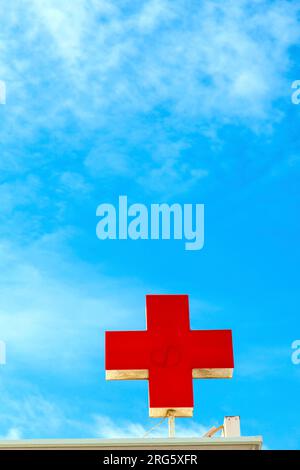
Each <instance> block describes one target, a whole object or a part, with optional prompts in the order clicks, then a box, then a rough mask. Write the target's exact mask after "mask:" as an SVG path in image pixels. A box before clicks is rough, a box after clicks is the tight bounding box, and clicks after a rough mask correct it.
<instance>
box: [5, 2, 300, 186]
mask: <svg viewBox="0 0 300 470" xmlns="http://www.w3.org/2000/svg"><path fill="white" fill-rule="evenodd" d="M3 11H4V14H3V15H2V23H3V25H2V26H3V34H2V49H1V56H0V74H1V75H2V77H3V79H6V80H7V85H8V96H9V98H8V104H7V106H6V108H5V114H4V120H3V122H2V130H1V134H2V138H3V141H4V142H5V143H6V149H5V152H4V154H3V158H2V165H4V166H6V167H7V169H9V168H11V169H12V166H13V168H14V169H16V168H18V166H20V165H21V168H22V171H23V170H24V168H27V167H28V165H32V162H34V161H36V159H37V158H42V159H43V160H44V161H45V160H46V161H48V160H49V159H50V160H51V159H53V158H57V152H59V153H62V154H64V152H65V150H66V149H69V151H70V148H71V149H72V151H73V152H74V151H76V150H78V151H79V149H80V152H79V153H80V155H81V163H83V162H85V166H83V167H82V168H81V171H84V170H85V168H87V169H89V170H90V172H91V173H92V174H93V175H94V177H95V176H96V175H97V177H98V176H100V177H101V175H102V176H103V174H107V172H108V173H111V174H117V175H119V174H120V175H125V176H126V175H129V176H130V177H132V176H134V177H136V179H137V181H138V182H140V183H141V185H143V186H145V184H146V182H147V183H148V184H149V188H150V189H151V190H155V189H157V190H159V191H161V190H162V189H163V188H160V186H159V184H158V183H159V181H160V180H161V179H162V178H163V179H164V180H165V181H166V185H167V186H168V185H169V184H170V183H173V186H175V184H177V186H178V187H181V188H182V190H183V189H185V190H187V189H189V188H190V187H191V186H193V185H194V184H196V183H197V182H198V181H201V180H202V178H203V177H205V176H206V175H207V174H208V173H210V168H209V165H208V164H207V162H206V163H205V164H204V162H203V161H202V160H201V155H199V157H198V160H199V161H198V163H197V164H196V165H195V160H194V159H193V162H191V161H190V158H187V155H188V152H186V151H185V150H184V149H186V148H187V147H188V146H189V145H190V144H189V137H188V135H190V133H193V132H196V133H199V134H202V135H203V136H205V138H208V133H207V128H208V127H211V126H213V127H214V126H215V127H216V128H218V127H220V126H223V125H228V124H230V123H231V124H237V123H238V124H241V125H243V126H246V127H250V128H251V129H252V130H255V131H256V132H258V131H259V130H266V129H267V128H268V127H269V126H270V124H272V122H276V121H278V120H279V119H280V118H281V112H279V111H276V108H274V104H275V103H277V100H278V99H280V98H281V97H284V96H285V95H286V89H287V88H286V83H287V82H286V72H287V71H288V70H289V67H290V48H291V47H292V46H293V45H296V44H297V43H298V41H299V35H300V33H299V31H300V29H299V23H298V15H297V12H298V4H297V3H294V2H281V1H274V2H267V1H264V0H257V1H255V2H253V1H248V0H243V1H241V2H233V1H230V0H226V1H224V2H221V3H220V2H215V1H213V0H208V1H206V2H201V3H196V2H188V8H187V2H186V1H179V2H172V1H171V0H151V1H147V2H146V1H143V2H127V1H125V2H122V3H121V4H116V3H115V2H112V1H109V0H101V1H90V2H87V1H86V0H76V1H74V2H72V4H71V3H70V2H68V1H58V0H45V1H44V2H42V3H41V2H39V1H37V0H31V1H30V2H23V1H20V2H19V3H18V5H17V7H16V5H15V4H14V5H12V4H9V5H6V7H5V9H4V10H3ZM14 25H17V26H18V29H19V30H20V34H22V41H19V38H18V37H17V36H18V35H15V28H14ZM12 31H14V33H12ZM21 44H22V46H21ZM23 47H26V48H27V49H28V50H30V51H31V53H30V54H28V55H27V56H26V57H24V55H23ZM45 50H47V54H46V55H45V54H44V51H45ZM37 71H38V72H37ZM158 111H159V113H160V114H159V115H158V114H157V113H158ZM2 112H3V113H4V110H2ZM149 115H151V116H152V118H153V119H152V122H151V124H150V122H149V119H148V116H149ZM125 116H126V118H125ZM70 122H72V125H73V127H74V129H73V132H74V134H73V135H72V136H70V135H68V136H67V135H66V133H64V129H66V128H69V127H70ZM12 123H14V128H15V130H16V132H17V135H18V139H19V140H20V139H22V142H23V146H24V144H25V145H31V143H32V142H33V141H35V142H36V141H37V138H40V136H41V134H42V133H45V132H46V133H47V132H51V133H53V135H54V136H55V140H56V144H57V145H56V150H54V148H53V147H52V145H50V147H49V146H47V147H46V148H45V147H44V146H43V145H42V144H41V142H40V143H39V144H36V146H35V151H34V153H33V154H32V155H31V156H28V159H27V160H26V161H22V163H21V162H20V158H19V156H18V155H19V154H20V148H19V145H16V137H15V136H14V139H13V141H12V140H11V133H10V132H9V129H10V128H11V126H12ZM25 123H26V126H24V124H25ZM82 129H84V131H83V132H80V135H81V137H80V138H79V137H78V136H76V130H78V131H79V130H82ZM176 132H180V133H181V138H180V141H179V142H177V143H176V139H174V133H176ZM213 134H214V133H213V132H210V136H213ZM83 139H87V140H88V141H89V144H87V142H85V144H84V145H83V147H82V141H83ZM80 141H81V142H80ZM176 145H177V146H178V145H179V151H176V148H175V147H176ZM12 146H14V149H13V150H12ZM186 146H187V147H186ZM57 148H59V150H57ZM167 148H169V150H168V151H166V150H165V149H167ZM9 149H10V151H9ZM82 150H83V152H82ZM133 150H134V151H133ZM45 154H47V155H45ZM133 154H134V155H133ZM137 154H138V156H137ZM196 160H197V159H196ZM5 162H6V163H5ZM30 162H31V163H30ZM195 168H196V170H197V171H196V173H195V172H194V173H193V174H192V169H195ZM149 175H150V177H149V178H148V176H149ZM147 178H148V179H147Z"/></svg>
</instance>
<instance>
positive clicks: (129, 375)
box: [105, 369, 149, 380]
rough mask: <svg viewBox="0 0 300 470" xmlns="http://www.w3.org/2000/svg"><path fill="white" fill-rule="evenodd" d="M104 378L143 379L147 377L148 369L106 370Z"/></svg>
mask: <svg viewBox="0 0 300 470" xmlns="http://www.w3.org/2000/svg"><path fill="white" fill-rule="evenodd" d="M105 378H106V380H143V379H148V378H149V371H148V370H146V369H145V370H142V369H136V370H135V369H132V370H107V371H106V372H105Z"/></svg>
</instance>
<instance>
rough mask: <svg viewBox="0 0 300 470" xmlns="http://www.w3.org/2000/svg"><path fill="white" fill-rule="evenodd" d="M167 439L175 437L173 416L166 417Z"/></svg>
mask: <svg viewBox="0 0 300 470" xmlns="http://www.w3.org/2000/svg"><path fill="white" fill-rule="evenodd" d="M168 424H169V437H175V416H169V417H168Z"/></svg>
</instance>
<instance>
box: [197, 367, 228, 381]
mask: <svg viewBox="0 0 300 470" xmlns="http://www.w3.org/2000/svg"><path fill="white" fill-rule="evenodd" d="M232 376H233V369H226V368H225V369H193V379H231V378H232Z"/></svg>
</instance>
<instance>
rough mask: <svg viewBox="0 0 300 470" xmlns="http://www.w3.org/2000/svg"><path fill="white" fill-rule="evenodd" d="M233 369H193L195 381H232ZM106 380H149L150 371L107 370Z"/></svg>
mask: <svg viewBox="0 0 300 470" xmlns="http://www.w3.org/2000/svg"><path fill="white" fill-rule="evenodd" d="M232 375H233V369H229V368H227V369H226V368H225V369H193V372H192V377H193V379H231V378H232ZM105 378H106V380H145V379H146V380H147V379H149V371H148V370H147V369H132V370H107V371H106V372H105Z"/></svg>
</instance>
